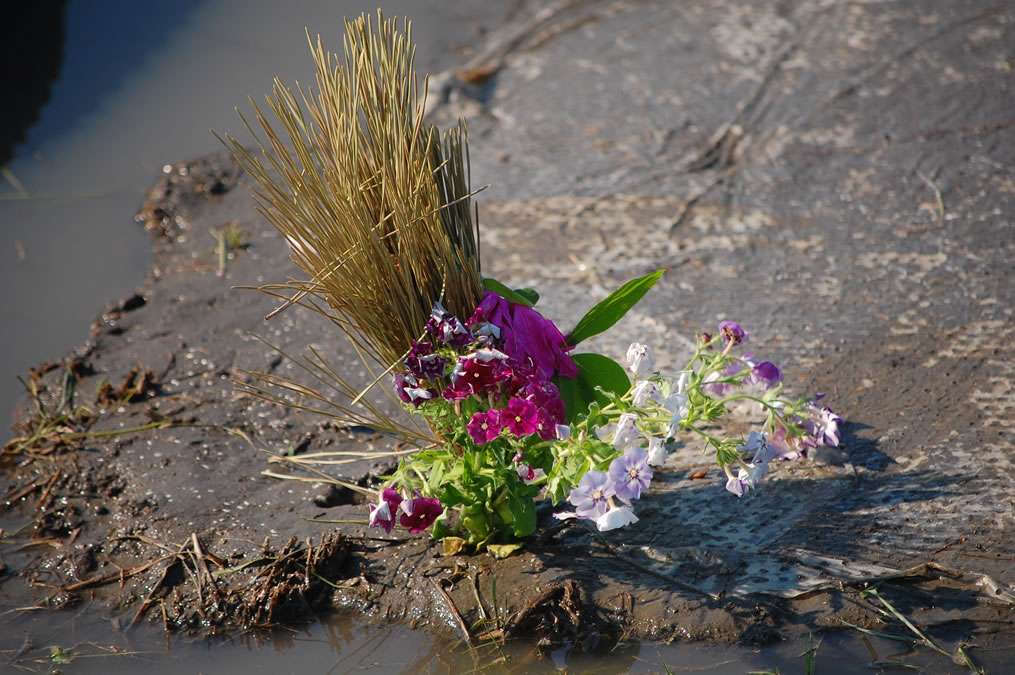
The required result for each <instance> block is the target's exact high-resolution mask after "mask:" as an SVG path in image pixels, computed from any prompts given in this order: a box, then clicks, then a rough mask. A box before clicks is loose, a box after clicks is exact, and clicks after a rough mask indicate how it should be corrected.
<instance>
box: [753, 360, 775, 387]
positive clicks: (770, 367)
mask: <svg viewBox="0 0 1015 675" xmlns="http://www.w3.org/2000/svg"><path fill="white" fill-rule="evenodd" d="M751 376H752V377H753V379H754V381H755V382H758V383H760V384H762V385H764V387H765V389H771V388H772V387H774V386H776V385H777V384H779V383H780V382H782V371H781V370H779V366H777V365H775V364H774V363H772V362H771V361H762V362H761V363H759V364H758V365H756V366H754V367H753V368H751Z"/></svg>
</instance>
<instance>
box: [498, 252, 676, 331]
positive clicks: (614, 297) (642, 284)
mask: <svg viewBox="0 0 1015 675" xmlns="http://www.w3.org/2000/svg"><path fill="white" fill-rule="evenodd" d="M662 275H663V270H659V271H658V272H653V273H652V274H649V275H646V276H644V277H638V278H637V279H631V280H630V281H628V282H627V283H626V284H624V285H623V286H621V287H620V288H618V289H617V290H615V291H613V292H612V293H610V294H609V295H608V296H606V297H605V298H603V299H602V300H600V301H599V302H598V303H596V306H595V307H593V308H592V309H590V310H589V311H588V312H587V313H586V314H585V316H583V317H582V318H581V320H580V321H578V324H577V325H576V326H575V327H574V330H572V331H571V333H570V334H569V335H568V336H567V344H569V345H570V346H572V347H573V346H575V345H576V344H578V343H579V342H583V341H585V340H588V339H589V338H590V337H592V336H594V335H599V334H600V333H602V332H604V331H606V330H608V329H609V328H610V326H612V325H613V324H615V323H617V322H618V321H619V320H620V318H621V317H622V316H624V315H625V314H627V312H628V310H629V309H631V308H632V307H634V306H635V305H636V304H638V301H639V300H641V299H642V298H643V297H644V296H645V294H646V293H648V290H649V289H650V288H652V286H654V285H655V283H656V282H657V281H659V277H661V276H662ZM484 283H485V282H484Z"/></svg>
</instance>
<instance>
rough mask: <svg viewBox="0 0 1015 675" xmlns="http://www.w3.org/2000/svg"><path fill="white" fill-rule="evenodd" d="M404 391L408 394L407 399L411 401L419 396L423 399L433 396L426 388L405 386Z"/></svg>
mask: <svg viewBox="0 0 1015 675" xmlns="http://www.w3.org/2000/svg"><path fill="white" fill-rule="evenodd" d="M405 393H406V394H407V395H408V396H409V399H410V400H412V401H415V400H416V399H417V398H421V399H424V400H427V399H431V398H433V394H431V393H430V392H428V391H427V390H426V389H423V388H422V387H406V388H405Z"/></svg>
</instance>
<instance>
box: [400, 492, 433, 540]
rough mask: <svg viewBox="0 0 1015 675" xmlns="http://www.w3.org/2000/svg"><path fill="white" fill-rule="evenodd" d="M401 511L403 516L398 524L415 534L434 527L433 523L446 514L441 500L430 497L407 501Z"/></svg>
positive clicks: (403, 503)
mask: <svg viewBox="0 0 1015 675" xmlns="http://www.w3.org/2000/svg"><path fill="white" fill-rule="evenodd" d="M401 510H402V515H401V516H400V517H399V518H398V524H399V525H401V526H402V527H404V528H407V529H408V530H409V532H411V533H413V534H416V533H418V532H422V531H423V530H425V529H426V528H428V527H430V526H431V525H433V522H434V521H435V520H437V519H438V518H439V517H440V516H441V514H442V513H444V507H443V506H441V502H440V500H439V499H432V498H429V497H416V498H415V499H407V500H405V501H404V502H402V504H401Z"/></svg>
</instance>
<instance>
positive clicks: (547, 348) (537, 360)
mask: <svg viewBox="0 0 1015 675" xmlns="http://www.w3.org/2000/svg"><path fill="white" fill-rule="evenodd" d="M483 322H487V323H492V324H494V325H495V326H498V327H500V329H501V335H500V337H501V340H502V341H503V343H504V350H505V351H506V352H507V353H508V354H509V355H510V356H511V357H512V358H514V359H516V360H518V361H520V362H526V361H531V362H532V363H533V364H535V365H536V367H537V368H539V370H540V371H541V372H542V373H543V376H544V377H546V378H550V377H552V376H553V375H554V373H560V374H561V375H562V376H564V377H578V367H577V366H575V364H574V361H572V360H571V357H570V356H568V353H567V352H568V349H569V347H568V346H567V342H566V341H565V339H564V336H563V335H562V334H561V332H560V330H559V329H558V328H557V327H556V326H555V325H554V324H553V322H552V321H550V320H549V319H546V318H544V317H543V316H542V315H541V314H540V313H539V312H537V311H536V310H534V309H532V308H531V307H526V306H525V305H521V304H518V303H516V302H510V301H508V300H507V299H505V298H503V297H501V296H499V295H497V294H496V293H494V292H492V291H487V292H486V295H485V296H484V297H483V302H481V303H480V304H479V307H477V308H476V311H475V313H474V314H473V315H472V318H470V319H469V321H468V323H469V325H475V324H478V323H483Z"/></svg>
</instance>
